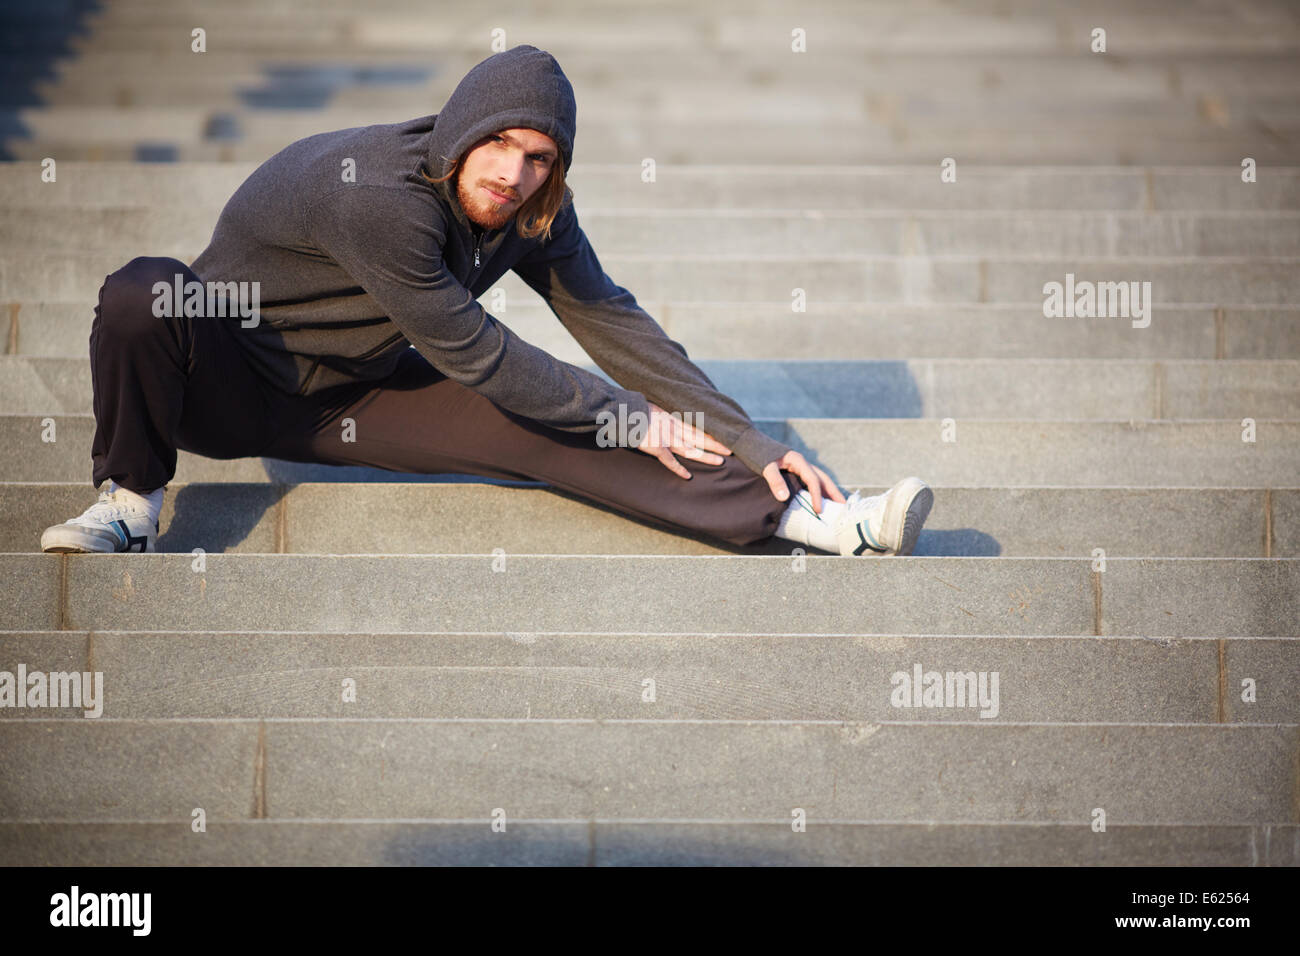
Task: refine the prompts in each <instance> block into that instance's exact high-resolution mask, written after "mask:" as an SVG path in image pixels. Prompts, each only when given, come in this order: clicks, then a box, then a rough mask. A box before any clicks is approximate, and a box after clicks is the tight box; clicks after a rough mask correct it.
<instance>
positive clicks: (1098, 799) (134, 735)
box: [0, 718, 1297, 839]
mask: <svg viewBox="0 0 1300 956" xmlns="http://www.w3.org/2000/svg"><path fill="white" fill-rule="evenodd" d="M1296 729H1297V728H1296V726H1295V725H1294V724H1291V725H1286V724H1283V725H1259V724H1245V725H1243V724H1232V725H1211V724H1201V725H1196V726H1186V725H1158V724H1156V725H1151V724H1147V725H1123V724H1089V725H1081V726H1062V725H1043V724H1010V723H1005V724H1002V723H989V722H985V723H983V724H976V725H972V724H970V723H962V724H959V723H949V722H944V723H931V724H925V723H888V724H873V723H843V722H839V721H835V722H812V721H794V722H784V721H781V722H775V721H736V722H730V721H729V722H720V721H703V722H688V721H671V720H670V721H660V720H640V721H627V722H624V721H555V722H552V721H536V720H510V721H473V720H470V721H422V720H408V721H384V720H380V721H355V720H337V719H335V720H308V721H277V720H266V721H258V720H248V721H215V720H187V721H179V722H176V721H118V720H112V719H110V718H100V719H99V720H83V721H79V722H72V721H66V720H51V721H31V720H21V721H6V722H3V723H0V748H2V749H3V751H4V753H5V754H6V773H5V775H4V776H3V777H2V778H0V808H2V810H3V819H4V821H5V822H27V821H31V822H36V821H49V822H62V821H77V822H81V823H90V822H105V823H107V822H113V821H123V822H128V821H137V822H153V823H167V822H170V823H171V824H172V825H173V826H176V827H178V828H182V827H183V828H185V829H186V830H187V831H188V828H189V825H190V822H191V820H192V817H191V812H192V811H193V809H194V808H195V807H202V808H203V810H204V811H205V813H206V818H207V821H208V822H209V823H216V822H225V821H245V820H248V819H249V818H250V817H264V818H267V819H277V820H294V819H298V820H317V821H324V820H339V819H343V820H348V819H360V820H385V819H387V820H476V821H479V822H480V825H481V826H482V827H483V829H484V830H485V831H486V830H488V828H489V826H490V823H491V819H492V812H493V809H494V808H501V809H502V810H504V812H505V814H506V818H507V827H508V821H509V819H511V818H522V819H539V820H556V819H560V820H564V819H574V818H578V819H590V818H593V817H594V818H605V819H611V820H624V819H626V820H643V821H645V820H649V821H665V822H666V821H671V820H674V819H680V820H701V819H703V820H716V821H726V820H735V821H754V822H760V821H761V822H765V823H771V824H776V823H778V822H783V823H784V825H785V826H786V827H787V828H789V827H790V821H791V812H792V809H793V808H802V809H803V810H804V811H805V812H806V813H807V815H808V817H809V818H810V819H811V820H813V821H815V820H816V819H817V817H818V816H821V817H823V818H829V819H846V820H880V821H892V822H895V823H921V822H935V823H959V822H970V823H974V822H985V823H1003V822H1020V823H1028V822H1031V821H1032V822H1038V823H1071V824H1074V825H1076V826H1077V827H1078V828H1079V830H1080V831H1083V832H1090V831H1089V824H1090V822H1091V819H1092V811H1093V810H1094V808H1101V809H1103V810H1104V811H1105V813H1106V818H1107V821H1108V823H1109V822H1110V821H1114V822H1116V823H1123V824H1126V825H1130V826H1132V825H1159V824H1172V823H1178V824H1183V825H1197V826H1209V825H1216V826H1224V825H1242V824H1254V825H1256V826H1260V825H1266V824H1267V825H1275V826H1276V825H1287V824H1291V822H1292V820H1293V818H1294V807H1293V805H1292V800H1291V790H1292V784H1293V782H1294V761H1295V759H1296V748H1297V745H1296ZM160 768H164V770H163V772H161V773H160V772H159V769H160ZM1242 780H1249V781H1250V785H1248V786H1242V783H1241V781H1242ZM812 825H813V826H815V825H816V824H815V822H814V823H813V824H812ZM507 832H508V830H507ZM191 837H192V838H195V839H202V837H194V836H193V835H192V834H191ZM1093 838H1094V839H1096V838H1097V836H1096V835H1093Z"/></svg>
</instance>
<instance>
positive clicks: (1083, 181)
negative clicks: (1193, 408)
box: [0, 126, 1300, 214]
mask: <svg viewBox="0 0 1300 956" xmlns="http://www.w3.org/2000/svg"><path fill="white" fill-rule="evenodd" d="M324 129H327V127H324V126H322V127H320V128H319V129H318V130H316V132H320V131H321V130H324ZM951 152H952V150H951V149H949V150H947V151H944V152H942V153H938V154H935V155H936V156H939V157H942V156H948V155H951ZM264 158H265V157H261V159H264ZM1255 158H1256V159H1257V160H1258V159H1259V158H1258V157H1255ZM261 159H259V160H258V161H257V162H251V161H245V162H238V163H235V162H231V163H219V162H205V163H192V162H186V163H175V164H170V163H163V164H159V163H122V162H95V163H91V162H82V161H76V160H70V159H68V158H67V157H65V156H63V155H62V154H60V159H59V163H58V167H57V176H58V178H57V180H56V181H55V182H53V183H47V182H43V181H42V179H41V167H40V164H39V163H36V162H15V163H0V207H9V206H15V205H39V206H44V207H51V208H53V207H72V208H75V209H78V210H88V209H101V208H105V207H111V208H116V207H122V206H142V207H145V208H147V209H154V210H157V209H164V208H172V207H177V208H183V209H186V210H192V209H205V208H214V207H215V208H218V209H219V208H220V207H221V206H223V205H224V204H225V203H226V200H228V199H229V198H230V196H231V194H233V193H234V191H235V190H236V189H238V188H239V185H240V184H241V183H242V182H243V181H244V180H245V179H247V178H248V176H249V175H250V174H251V173H252V172H253V170H254V169H256V168H257V165H258V162H260V161H261ZM803 162H804V163H805V165H790V166H777V165H773V164H771V163H768V164H766V165H763V166H744V165H735V164H732V165H726V166H683V165H674V164H672V163H669V162H667V161H666V160H665V159H664V158H663V157H659V159H658V162H657V163H656V177H655V181H654V182H653V183H645V182H642V181H641V168H640V162H639V161H638V162H636V163H621V164H618V165H600V164H596V163H592V162H591V161H590V160H581V161H579V162H576V163H575V164H574V165H573V167H572V168H571V169H570V171H569V176H568V179H567V181H568V183H569V184H570V185H571V186H572V187H573V189H574V193H575V196H576V201H577V202H578V203H579V204H581V205H580V207H579V208H588V209H592V210H610V209H622V210H631V209H643V210H644V209H675V210H693V211H708V210H736V209H744V210H789V211H797V212H798V213H800V214H803V212H804V211H805V210H815V209H821V210H826V211H835V210H839V211H849V210H893V211H905V212H908V213H920V212H923V211H931V210H933V211H942V210H978V211H981V212H990V211H995V210H1000V211H1004V212H1009V211H1014V210H1076V211H1083V212H1094V213H1095V212H1102V211H1107V210H1116V211H1125V212H1152V211H1160V212H1175V211H1251V210H1254V211H1261V212H1274V211H1281V210H1292V211H1294V210H1297V209H1300V168H1297V167H1295V166H1289V167H1270V168H1266V169H1260V170H1259V171H1258V181H1257V182H1254V183H1243V182H1242V181H1241V166H1240V158H1239V159H1238V160H1237V162H1234V163H1233V164H1231V165H1230V166H1227V167H1187V166H1155V167H1149V168H1116V167H1105V166H1097V165H1094V166H1067V167H1042V166H1040V167H1034V166H1026V165H1025V160H1024V158H1023V157H1022V158H1021V159H1020V161H1019V162H1017V163H1016V164H1014V165H1013V166H1012V167H1011V168H990V167H983V168H981V167H979V166H978V165H975V164H972V163H971V162H970V161H969V160H968V159H966V158H965V157H962V158H961V161H960V164H959V166H958V175H957V181H956V182H953V183H944V182H941V181H940V179H939V162H938V159H934V160H933V161H931V160H929V159H927V161H925V162H924V163H922V164H918V165H915V166H906V165H898V164H897V162H898V161H897V160H894V161H893V163H891V164H890V165H883V166H871V165H865V164H863V162H862V160H861V159H860V158H859V159H857V160H855V161H854V162H853V163H852V164H851V165H846V166H829V165H824V164H823V165H806V163H807V157H806V156H805V157H803Z"/></svg>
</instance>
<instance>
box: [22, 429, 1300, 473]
mask: <svg viewBox="0 0 1300 956" xmlns="http://www.w3.org/2000/svg"><path fill="white" fill-rule="evenodd" d="M47 419H49V421H52V422H54V439H55V440H54V441H47V440H44V439H43V438H42V434H43V433H44V434H45V435H46V436H48V434H49V432H48V424H47V423H46V420H47ZM755 424H756V425H757V426H758V427H760V428H761V429H762V430H763V431H764V432H766V433H767V434H769V435H771V436H772V437H774V438H776V439H777V440H778V441H782V442H784V443H785V444H787V445H789V446H790V447H792V448H794V449H795V450H797V451H799V452H800V453H801V454H803V455H805V456H806V457H808V459H809V460H810V461H812V462H814V463H815V464H819V465H820V466H822V467H823V468H825V469H826V470H827V471H828V473H829V474H830V475H831V476H832V478H834V480H836V481H837V482H839V483H840V484H841V485H843V486H884V487H888V486H889V485H891V484H893V483H894V482H895V481H897V480H898V478H899V477H900V476H901V475H904V474H907V473H912V474H917V475H921V476H924V477H925V479H926V480H927V481H929V482H931V483H933V484H936V485H962V484H974V485H985V486H989V485H994V486H996V485H1005V486H1015V487H1025V486H1032V485H1066V486H1070V487H1078V486H1083V485H1102V486H1146V487H1152V486H1182V487H1212V488H1222V487H1261V488H1263V487H1286V486H1290V485H1291V484H1292V483H1294V481H1295V475H1296V465H1297V454H1300V453H1298V452H1297V449H1300V421H1295V420H1269V419H1258V420H1254V428H1255V440H1254V441H1253V442H1252V441H1246V440H1243V438H1247V437H1249V436H1248V434H1247V429H1248V427H1249V426H1243V425H1242V423H1241V421H1240V420H1219V421H1201V422H1169V421H1149V420H1129V421H1122V422H1120V421H1113V422H1103V421H1060V422H1058V421H1053V422H1033V421H985V420H979V419H962V420H960V421H958V420H956V419H947V420H933V419H883V420H872V419H829V418H823V419H800V418H795V419H788V420H785V421H772V420H769V419H756V420H755ZM945 435H948V436H950V437H951V438H953V439H955V440H950V441H946V440H945V439H944V436H945ZM93 436H94V419H93V417H92V416H90V415H74V414H62V415H58V416H55V417H51V416H35V415H6V414H0V447H4V448H8V449H12V450H13V452H14V454H13V456H12V457H10V458H8V459H6V460H4V461H0V481H89V478H90V470H91V469H90V446H91V440H92V438H93ZM882 448H883V449H888V454H887V455H882V454H880V452H879V449H882ZM263 463H267V464H266V465H265V467H264V464H263ZM330 470H331V469H325V470H322V469H321V468H317V467H312V466H299V467H295V466H294V465H293V464H285V465H281V464H280V463H278V462H275V460H274V459H254V458H240V459H234V460H216V459H211V458H204V457H202V456H199V455H193V454H190V453H189V452H184V451H182V452H181V453H180V455H179V456H178V465H177V471H176V475H175V480H177V481H181V482H194V481H205V482H209V481H221V482H227V481H255V482H256V481H266V480H267V479H268V477H269V478H271V479H272V480H277V481H283V482H286V483H298V482H301V481H321V480H330V479H329V478H328V477H324V476H325V475H328V474H329V473H330ZM308 476H310V477H308ZM345 480H359V479H356V478H351V479H345ZM398 480H409V479H398Z"/></svg>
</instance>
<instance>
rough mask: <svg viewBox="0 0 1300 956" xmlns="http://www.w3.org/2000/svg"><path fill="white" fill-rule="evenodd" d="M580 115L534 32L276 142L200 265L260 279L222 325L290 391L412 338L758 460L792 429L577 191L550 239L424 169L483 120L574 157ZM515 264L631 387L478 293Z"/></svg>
mask: <svg viewBox="0 0 1300 956" xmlns="http://www.w3.org/2000/svg"><path fill="white" fill-rule="evenodd" d="M575 124H576V106H575V103H574V97H573V88H572V86H571V85H570V84H569V81H568V79H567V78H566V77H565V75H564V73H563V71H562V70H561V69H560V66H559V64H558V63H557V62H556V61H555V59H554V57H552V56H551V55H550V54H549V53H546V52H544V51H542V50H539V49H537V48H536V47H532V46H527V45H523V46H516V47H514V48H513V49H510V50H506V51H504V52H502V53H497V54H495V55H493V56H490V57H488V58H487V59H486V60H484V61H482V62H481V63H479V64H478V65H477V66H475V67H474V68H473V69H472V70H470V71H469V73H467V74H466V75H465V77H464V79H462V80H461V82H460V83H459V84H458V85H457V87H456V89H455V91H454V92H453V93H452V94H451V97H450V98H449V99H448V100H447V103H446V105H445V106H444V107H443V109H442V111H441V112H440V113H438V114H435V115H432V116H423V117H420V118H418V119H413V120H408V121H406V122H404V123H393V124H384V125H376V126H363V127H356V128H353V129H344V130H336V131H334V132H329V133H320V134H318V135H316V136H309V137H307V138H305V139H301V140H298V141H297V142H295V143H291V144H290V145H289V146H287V147H285V148H284V149H283V150H281V151H280V152H278V153H276V154H275V155H274V156H272V157H271V158H270V159H268V160H267V161H266V162H265V163H263V164H262V165H261V166H259V167H258V168H257V169H256V170H255V171H254V172H253V173H252V175H250V176H249V177H248V179H247V180H246V181H245V182H244V183H243V184H242V185H241V186H240V187H239V189H237V190H236V191H235V194H234V195H233V196H232V197H231V198H230V201H229V202H228V203H227V204H226V206H225V208H224V209H223V210H222V212H221V217H220V219H219V220H218V221H217V226H216V230H215V231H214V232H213V235H212V241H211V243H210V244H209V245H208V247H207V249H205V250H204V251H203V253H202V254H201V255H200V256H199V257H198V258H197V259H196V260H195V261H194V263H193V269H194V271H195V272H196V273H197V274H198V276H199V278H200V279H202V280H204V281H205V282H208V281H220V282H231V281H235V282H238V281H248V282H252V281H256V282H258V283H260V290H259V291H260V313H259V316H260V321H259V323H258V324H257V325H255V326H253V327H250V328H244V327H242V326H241V325H240V324H239V323H238V320H237V319H236V320H233V321H232V325H231V327H232V329H233V330H234V332H235V334H236V336H237V337H238V340H239V341H240V343H241V345H243V347H244V348H245V350H246V352H247V354H248V355H249V358H250V360H251V361H252V362H253V363H254V364H255V365H256V367H257V368H258V369H259V370H260V371H261V372H262V374H263V375H264V376H265V377H266V378H268V379H269V380H270V381H271V382H272V383H274V384H275V385H276V387H278V388H280V389H281V390H283V391H285V392H288V393H290V394H301V395H308V394H313V393H315V392H317V391H320V390H321V389H324V388H328V387H330V386H334V385H339V384H342V383H344V382H348V381H355V380H358V379H360V380H374V379H381V378H384V377H386V376H387V375H389V374H390V373H392V371H393V370H394V368H395V367H396V364H397V361H398V359H399V358H400V357H401V356H402V354H403V353H404V352H405V350H406V349H408V348H410V347H411V346H414V347H415V348H416V349H417V350H418V351H419V352H420V354H421V355H423V356H424V358H425V359H427V360H428V361H429V363H430V364H431V365H433V366H434V367H435V368H436V369H438V370H439V371H440V372H442V373H443V374H444V375H446V376H447V377H448V378H450V379H453V380H454V381H457V382H459V383H461V384H462V385H465V386H467V387H469V388H472V389H474V390H475V391H477V392H479V393H480V394H482V395H484V396H486V397H487V398H489V399H491V400H492V401H493V402H495V403H496V404H498V405H500V406H501V407H503V408H506V409H508V410H510V411H512V412H515V413H516V414H519V415H523V416H524V417H526V418H531V419H534V420H536V421H539V422H542V423H543V424H546V425H549V426H550V427H552V428H556V429H559V430H562V431H568V432H594V431H596V430H597V429H599V428H600V427H601V423H602V422H601V420H600V419H598V416H599V415H601V413H603V412H608V413H610V414H611V415H613V416H615V418H616V419H617V417H618V416H619V414H620V410H619V405H620V403H621V404H622V405H624V406H625V407H624V409H623V414H624V415H625V416H630V415H631V414H632V413H633V412H640V413H641V414H643V415H645V414H647V413H648V408H647V404H646V399H647V398H649V399H650V400H651V401H653V402H655V404H657V405H659V406H660V407H662V408H664V409H665V410H667V411H669V412H682V413H688V412H692V413H696V415H697V416H698V417H697V421H698V424H699V425H700V427H702V428H703V429H704V430H705V431H706V432H708V433H709V434H710V435H713V436H714V437H715V438H717V439H718V440H719V441H721V442H722V443H723V444H725V445H727V446H728V447H729V448H731V449H732V451H733V452H734V453H735V455H736V457H737V458H739V459H740V460H741V461H742V462H744V463H745V464H746V465H747V466H748V467H749V468H750V469H751V470H753V471H754V472H756V473H757V472H761V471H762V469H763V467H764V465H766V464H767V463H768V462H771V461H774V460H776V459H777V458H780V457H781V456H782V455H783V454H784V453H785V452H786V451H787V450H788V446H786V445H783V444H781V443H780V442H778V441H776V440H775V439H772V438H770V437H769V436H767V435H765V434H764V433H763V432H761V431H759V430H758V429H757V428H755V427H754V425H753V422H751V421H750V419H749V417H748V416H747V415H746V414H745V412H744V410H743V409H742V408H741V407H740V405H739V404H737V403H736V402H735V401H733V400H732V399H731V398H728V397H727V396H725V395H723V394H721V393H720V392H719V391H718V390H717V389H716V387H715V386H714V385H713V383H712V382H711V381H710V380H709V378H708V377H707V376H706V375H705V374H704V372H703V371H701V370H700V369H699V368H698V367H697V366H696V365H695V364H694V363H692V362H691V361H690V359H689V358H688V357H687V354H686V350H685V349H684V348H683V347H682V346H681V345H680V344H679V343H677V342H676V341H674V340H673V339H670V338H669V337H668V336H667V335H666V334H665V333H664V331H663V329H662V328H661V327H660V326H659V324H658V323H657V322H655V320H654V319H653V318H651V317H650V315H648V314H647V313H646V312H645V311H644V310H643V309H641V308H640V306H638V305H637V302H636V299H635V298H634V297H633V296H632V294H631V293H630V292H628V291H627V290H626V289H624V288H622V287H621V286H618V285H615V284H614V282H613V281H612V280H611V279H610V278H609V276H607V275H606V274H605V271H604V270H603V269H602V268H601V266H600V263H599V261H598V260H597V258H596V254H595V252H594V251H593V250H592V248H591V245H590V243H588V241H587V237H586V235H585V234H584V233H583V231H582V228H581V227H580V226H579V224H578V217H577V214H576V213H575V211H574V208H573V205H572V204H571V203H566V204H565V206H564V208H563V210H562V211H561V212H560V213H559V215H558V216H557V217H556V219H555V221H554V223H553V224H552V227H551V236H550V238H549V239H547V240H543V239H542V237H540V236H539V237H536V238H533V239H524V238H522V237H521V236H519V234H518V233H517V232H516V230H515V223H514V220H513V219H512V220H511V221H510V222H508V223H507V224H506V225H505V226H504V227H502V228H501V229H490V230H484V229H482V228H481V227H479V226H478V225H476V224H474V223H472V222H471V221H470V220H469V219H468V218H467V217H466V215H465V212H464V210H463V209H462V208H461V206H460V202H459V200H458V198H457V196H456V189H455V186H454V184H453V183H452V182H451V181H448V182H446V183H442V184H438V185H434V184H431V183H428V182H426V181H425V180H424V179H423V178H422V177H421V176H420V175H419V172H420V171H421V170H424V171H425V172H427V173H428V175H429V176H430V177H432V178H438V177H440V176H442V175H444V174H445V173H446V172H447V171H448V170H449V169H450V167H451V164H452V162H454V161H455V160H456V159H457V158H459V157H460V156H461V155H462V154H463V153H464V152H465V151H466V150H468V149H469V148H470V147H471V146H473V145H474V144H475V143H477V142H478V140H480V139H481V138H482V137H484V136H486V135H488V134H490V133H493V132H496V131H498V130H502V129H510V128H516V127H523V128H528V129H534V130H537V131H539V132H542V133H545V134H546V135H548V136H550V137H551V139H553V140H554V141H555V143H556V145H557V146H558V148H559V151H560V157H561V160H562V161H563V163H564V168H565V171H566V172H567V171H568V169H569V167H570V164H571V163H572V160H573V139H574V132H575ZM350 169H354V170H355V181H348V177H347V176H346V175H345V174H346V173H347V171H348V170H350ZM509 269H513V270H514V271H515V273H516V274H517V275H519V277H520V278H521V279H522V280H523V281H524V282H525V283H527V285H528V286H529V287H530V288H532V289H533V290H534V291H536V292H537V293H538V294H539V295H540V296H542V298H543V299H545V300H546V302H547V303H548V305H549V306H550V308H551V310H552V311H553V312H554V313H555V315H556V316H557V317H558V318H559V320H560V322H561V323H563V325H564V327H565V328H566V329H567V330H568V331H569V332H570V334H572V335H573V337H574V338H575V339H576V340H577V341H578V343H579V344H580V345H581V346H582V347H583V348H584V349H585V350H586V352H587V354H588V355H590V356H591V358H592V360H593V361H594V362H595V363H596V365H597V366H598V367H599V368H601V369H602V370H603V371H604V372H605V373H606V374H607V375H609V376H610V378H612V379H614V381H616V382H618V383H619V385H622V386H624V387H622V388H620V387H618V386H615V385H611V384H610V383H609V382H607V381H605V380H604V379H603V378H601V377H600V376H599V375H595V374H593V373H591V372H588V371H585V370H584V369H581V368H578V367H577V366H575V365H571V364H569V363H567V362H562V361H560V360H559V359H557V358H555V357H553V356H551V355H550V354H549V353H547V352H544V351H543V350H541V349H539V348H537V347H535V346H533V345H530V344H529V343H527V342H525V341H524V340H523V339H521V338H520V337H519V336H517V335H515V334H514V332H512V331H511V330H510V329H509V328H508V327H507V326H506V325H504V324H503V323H502V322H500V321H498V320H497V319H495V318H494V317H493V316H491V315H489V314H488V313H487V312H486V311H485V310H484V309H483V307H482V306H481V305H479V304H478V302H477V301H476V300H477V298H478V297H479V296H481V295H483V294H484V293H485V292H486V291H488V290H489V289H490V288H491V287H492V286H493V284H495V283H496V282H497V280H498V279H500V278H501V276H502V275H504V274H505V272H506V271H507V270H509ZM630 421H633V422H634V421H636V419H630Z"/></svg>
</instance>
